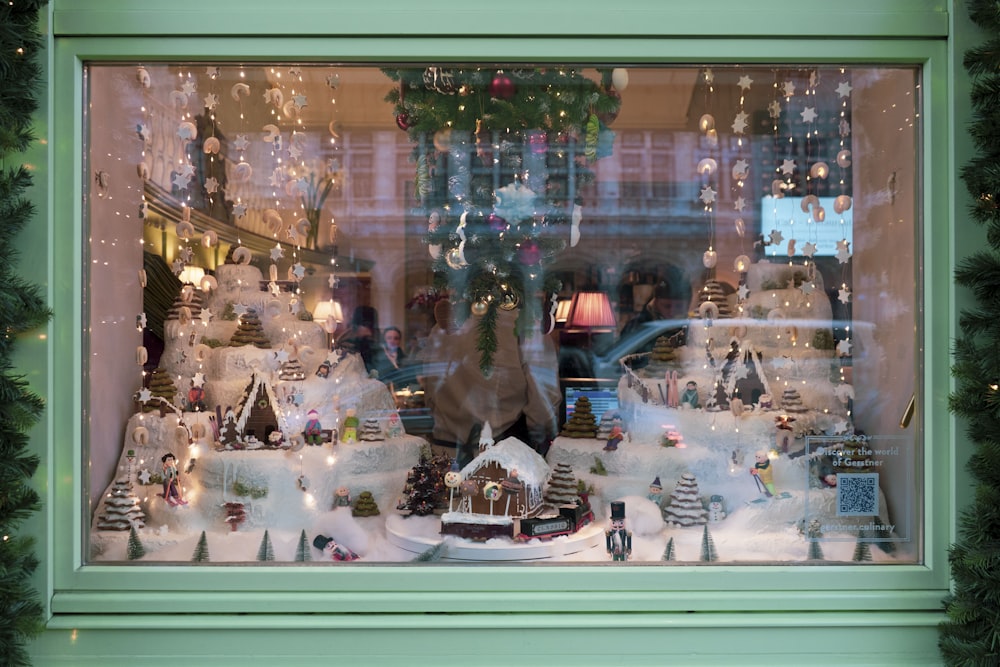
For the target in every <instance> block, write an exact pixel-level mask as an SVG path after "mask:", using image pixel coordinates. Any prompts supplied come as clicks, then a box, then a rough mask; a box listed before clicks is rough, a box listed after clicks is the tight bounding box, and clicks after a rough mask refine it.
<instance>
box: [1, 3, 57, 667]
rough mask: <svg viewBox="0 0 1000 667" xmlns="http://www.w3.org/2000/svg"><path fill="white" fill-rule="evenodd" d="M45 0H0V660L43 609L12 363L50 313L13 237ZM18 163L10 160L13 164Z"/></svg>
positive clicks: (34, 461) (33, 501) (18, 384)
mask: <svg viewBox="0 0 1000 667" xmlns="http://www.w3.org/2000/svg"><path fill="white" fill-rule="evenodd" d="M44 5H45V2H44V0H38V1H31V0H12V1H11V2H4V3H2V4H0V257H3V258H4V261H3V262H0V285H3V287H2V289H0V331H2V334H0V452H2V456H0V535H2V537H0V572H2V573H3V574H2V576H0V606H2V610H0V615H2V618H0V655H2V656H4V664H7V665H28V664H30V661H29V659H28V654H27V642H28V641H29V640H30V639H31V638H32V637H34V636H36V635H37V634H38V633H39V632H41V630H42V628H43V613H44V609H43V607H42V604H41V602H40V599H39V596H38V593H37V591H35V590H34V588H33V587H32V585H31V575H32V573H33V572H34V571H35V569H36V568H37V567H38V558H37V556H36V555H35V553H34V543H33V540H32V539H31V538H30V537H26V536H19V535H16V534H15V533H16V531H17V529H18V528H19V527H20V526H21V524H22V522H23V521H24V520H25V519H27V518H28V517H29V516H30V515H31V514H32V513H34V512H35V511H37V510H38V508H39V506H40V502H39V496H38V494H37V492H36V491H35V490H34V489H33V488H32V487H31V484H30V482H31V477H32V475H33V474H34V472H35V469H36V468H37V467H38V462H39V461H38V457H37V456H35V455H33V454H31V453H30V452H29V446H28V445H29V441H28V430H29V429H30V428H31V427H32V426H33V425H34V424H35V423H36V422H37V420H38V419H39V417H40V416H41V414H42V410H43V408H44V405H43V403H42V400H41V398H39V397H38V396H37V395H35V394H34V393H32V392H31V391H30V390H29V389H28V386H27V382H26V381H25V380H24V377H23V376H21V375H16V374H15V373H14V369H13V361H12V356H13V349H14V343H15V342H16V340H17V337H18V336H19V335H20V334H22V333H24V332H26V331H29V330H31V329H34V328H36V327H38V326H40V325H42V324H44V323H45V322H46V321H48V318H49V311H48V309H47V308H46V306H45V302H44V300H43V299H42V297H41V296H40V293H39V290H38V288H37V286H35V285H31V284H28V283H27V282H25V281H24V280H23V279H22V278H21V277H19V276H18V275H17V274H16V273H15V272H14V270H13V266H14V262H13V261H12V258H13V257H15V256H16V240H17V235H18V233H19V232H20V230H21V229H22V228H23V227H24V226H25V225H26V224H27V223H28V222H30V220H31V218H32V216H33V214H34V207H33V206H32V205H31V203H30V202H29V201H28V200H27V199H25V198H24V196H23V195H24V193H25V192H26V191H27V190H28V188H29V187H30V186H31V174H30V173H29V171H28V169H27V167H25V166H24V165H22V164H20V160H18V159H17V157H16V156H17V154H18V153H23V152H25V151H26V150H27V149H28V147H29V146H30V145H31V143H32V141H33V140H34V136H33V134H32V129H31V128H32V114H33V113H34V111H35V109H36V108H37V106H38V101H37V98H36V90H37V88H38V86H39V85H40V82H41V81H42V70H41V67H40V65H39V62H38V60H39V59H38V55H39V54H40V53H41V51H42V48H43V47H44V41H43V40H42V37H41V34H40V32H39V30H38V20H39V10H40V9H41V7H42V6H44ZM12 162H13V163H17V164H16V166H8V165H9V164H11V163H12Z"/></svg>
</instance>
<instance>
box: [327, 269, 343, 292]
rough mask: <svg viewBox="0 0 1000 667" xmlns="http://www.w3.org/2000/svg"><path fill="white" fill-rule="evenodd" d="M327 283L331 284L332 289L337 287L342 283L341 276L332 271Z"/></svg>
mask: <svg viewBox="0 0 1000 667" xmlns="http://www.w3.org/2000/svg"><path fill="white" fill-rule="evenodd" d="M326 283H327V285H329V286H330V289H335V288H336V287H337V286H338V285H339V284H340V278H338V277H337V276H335V275H333V274H332V273H331V274H330V277H329V278H327V279H326Z"/></svg>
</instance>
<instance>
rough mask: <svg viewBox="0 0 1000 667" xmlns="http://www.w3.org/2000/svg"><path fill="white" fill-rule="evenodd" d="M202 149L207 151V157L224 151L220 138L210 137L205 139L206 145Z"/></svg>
mask: <svg viewBox="0 0 1000 667" xmlns="http://www.w3.org/2000/svg"><path fill="white" fill-rule="evenodd" d="M201 149H202V150H203V151H205V153H206V154H207V155H215V154H216V153H218V152H219V151H220V150H221V149H222V143H221V142H220V141H219V138H218V137H209V138H208V139H205V143H204V145H202V147H201Z"/></svg>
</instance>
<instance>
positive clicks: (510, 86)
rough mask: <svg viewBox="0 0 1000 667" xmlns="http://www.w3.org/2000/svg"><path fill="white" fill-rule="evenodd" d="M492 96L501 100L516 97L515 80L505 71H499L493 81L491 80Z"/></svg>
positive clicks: (490, 89)
mask: <svg viewBox="0 0 1000 667" xmlns="http://www.w3.org/2000/svg"><path fill="white" fill-rule="evenodd" d="M489 91H490V96H492V97H496V98H498V99H501V100H509V99H510V98H512V97H514V82H513V81H511V79H510V77H509V76H507V75H506V74H504V73H503V72H498V73H497V75H496V76H495V77H493V81H491V82H490V87H489Z"/></svg>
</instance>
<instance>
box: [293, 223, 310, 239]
mask: <svg viewBox="0 0 1000 667" xmlns="http://www.w3.org/2000/svg"><path fill="white" fill-rule="evenodd" d="M311 227H312V224H311V223H310V222H309V220H307V219H306V218H299V221H298V222H296V223H295V231H296V232H298V233H299V235H300V236H302V237H303V238H308V236H309V229H310V228H311Z"/></svg>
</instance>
